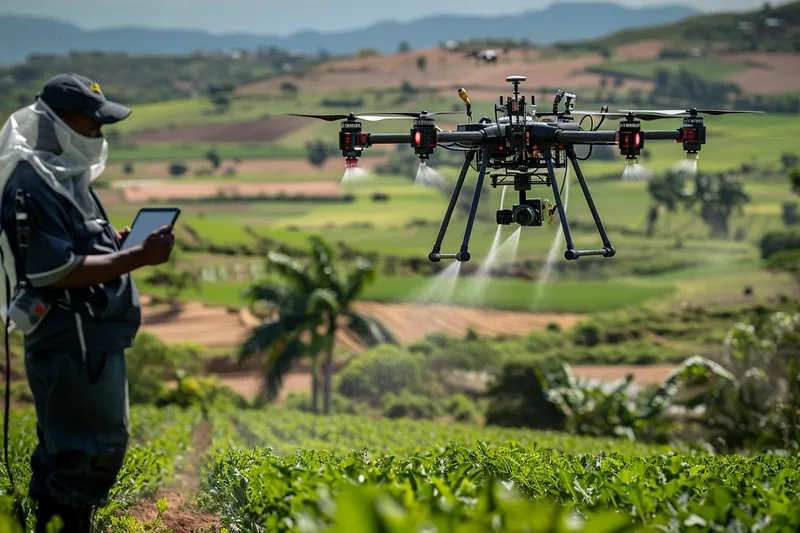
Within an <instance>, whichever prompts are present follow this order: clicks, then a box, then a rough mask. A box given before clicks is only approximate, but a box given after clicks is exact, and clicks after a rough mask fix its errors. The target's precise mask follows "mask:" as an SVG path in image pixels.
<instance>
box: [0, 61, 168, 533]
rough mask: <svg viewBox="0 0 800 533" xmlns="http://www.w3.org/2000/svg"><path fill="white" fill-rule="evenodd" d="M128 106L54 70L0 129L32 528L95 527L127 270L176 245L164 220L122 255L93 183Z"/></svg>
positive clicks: (108, 449) (121, 429)
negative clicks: (33, 421) (29, 420)
mask: <svg viewBox="0 0 800 533" xmlns="http://www.w3.org/2000/svg"><path fill="white" fill-rule="evenodd" d="M130 113H131V111H130V109H128V108H126V107H125V106H122V105H120V104H117V103H114V102H111V101H109V100H107V99H106V97H105V96H104V94H103V92H102V90H101V89H100V87H99V85H98V84H96V83H94V82H92V81H91V80H89V79H87V78H86V77H83V76H79V75H75V74H71V73H67V74H60V75H58V76H55V77H53V78H52V79H50V80H49V81H48V82H47V84H46V85H45V86H44V88H43V90H42V92H41V93H40V94H39V95H37V98H36V102H35V103H34V104H32V105H30V106H28V107H26V108H23V109H21V110H19V111H17V112H16V113H14V114H13V115H12V117H11V118H10V119H9V120H8V121H7V122H6V125H5V127H4V129H3V131H2V132H0V181H2V179H3V177H4V176H7V179H6V180H5V185H4V186H3V188H2V196H1V197H0V202H1V203H0V223H1V224H2V234H0V244H2V245H3V247H2V251H3V255H4V257H3V264H4V266H5V271H6V272H7V273H9V274H12V275H14V276H15V278H16V280H18V281H19V282H18V283H16V290H15V292H14V300H13V301H12V305H11V306H10V311H9V313H11V316H12V318H13V321H14V323H15V324H16V325H17V326H19V324H17V317H18V316H19V315H18V314H15V313H17V312H20V309H22V310H23V312H25V311H28V312H29V315H26V316H25V317H23V319H22V320H20V321H19V322H20V323H25V322H26V320H27V319H28V318H27V317H28V316H29V317H30V324H28V327H25V328H23V327H20V329H23V332H24V333H25V368H26V372H27V376H28V381H29V383H30V387H31V392H32V393H33V397H34V401H35V405H36V415H37V421H38V424H37V433H38V437H39V443H38V446H37V448H36V450H35V452H34V453H33V456H32V458H31V468H32V477H31V481H30V487H29V492H30V496H31V497H32V498H33V499H34V500H36V501H37V502H38V508H37V511H36V519H37V532H38V531H45V529H44V527H45V526H46V524H47V522H48V521H49V520H50V519H51V518H52V517H53V516H56V515H58V516H60V517H61V519H62V520H63V521H64V529H63V531H65V532H67V531H68V532H70V533H72V532H75V533H79V532H90V531H92V521H93V516H94V512H95V509H96V508H97V507H102V506H104V505H105V504H106V503H107V502H108V497H109V492H110V489H111V488H112V486H113V484H114V482H115V481H116V478H117V475H118V473H119V471H120V468H121V467H122V464H123V461H124V459H125V454H126V452H127V447H128V437H129V420H128V389H127V377H126V369H125V358H124V353H123V352H124V350H125V349H126V348H128V347H130V346H131V345H132V343H133V339H134V337H135V335H136V333H137V331H138V329H139V326H140V324H141V310H140V307H139V295H138V292H137V289H136V286H135V284H134V282H133V278H132V277H131V275H130V272H131V271H133V270H135V269H137V268H140V267H143V266H146V265H158V264H161V263H164V262H166V261H167V260H168V258H169V255H170V252H171V250H172V246H173V243H174V234H173V231H172V228H167V227H164V228H161V229H160V230H157V231H155V232H153V233H152V234H151V235H150V236H149V237H148V238H147V239H146V240H145V242H144V243H143V244H141V245H139V246H136V247H133V248H131V249H129V250H126V251H120V245H121V242H122V241H123V240H124V237H125V236H126V235H127V233H128V231H130V229H129V228H125V229H124V230H122V231H121V232H117V231H116V230H115V229H114V228H113V227H112V226H111V224H110V223H109V222H108V217H107V215H106V213H105V210H104V208H103V206H102V205H101V203H100V200H99V199H98V198H97V196H96V195H95V194H94V191H93V190H92V189H91V186H90V184H91V181H92V180H94V179H96V178H97V177H98V176H99V175H100V174H101V173H102V171H103V169H104V168H105V162H106V157H107V151H108V147H107V143H106V140H105V138H104V137H103V133H102V127H103V126H104V125H107V124H114V123H116V122H119V121H121V120H123V119H125V118H127V117H128V115H130ZM20 200H21V202H20ZM20 206H21V207H20ZM20 211H22V212H24V213H26V214H27V218H23V219H22V220H19V221H18V219H17V217H16V215H17V214H18V212H20ZM23 237H26V238H23ZM25 244H27V246H25ZM10 255H11V256H13V263H12V258H11V257H9V256H10ZM12 265H13V266H12ZM12 283H14V281H13V280H12ZM13 287H14V286H13V285H12V288H13ZM21 301H27V302H28V304H27V306H25V305H23V304H20V303H19V302H21ZM30 302H33V305H31V303H30ZM15 303H16V304H17V307H16V308H15ZM31 324H32V326H31Z"/></svg>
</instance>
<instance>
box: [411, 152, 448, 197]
mask: <svg viewBox="0 0 800 533" xmlns="http://www.w3.org/2000/svg"><path fill="white" fill-rule="evenodd" d="M444 184H445V179H444V177H442V175H441V174H439V172H437V170H436V169H435V168H431V167H430V166H428V158H420V162H419V168H417V176H416V178H415V179H414V186H415V187H434V188H437V189H441V188H442V187H443V186H444Z"/></svg>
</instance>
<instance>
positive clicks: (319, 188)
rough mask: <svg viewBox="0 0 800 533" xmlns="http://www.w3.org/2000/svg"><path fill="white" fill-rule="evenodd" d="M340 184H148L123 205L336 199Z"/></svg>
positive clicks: (128, 192)
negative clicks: (232, 199)
mask: <svg viewBox="0 0 800 533" xmlns="http://www.w3.org/2000/svg"><path fill="white" fill-rule="evenodd" d="M340 189H341V183H340V182H338V181H308V182H302V181H300V182H284V183H258V182H253V183H248V182H238V183H237V182H234V183H231V182H224V181H217V182H208V183H197V182H195V183H155V184H153V183H148V184H143V185H130V186H127V187H124V188H123V189H121V190H122V192H123V194H124V199H125V201H126V202H131V203H141V202H149V201H158V200H162V201H163V200H168V199H186V198H190V199H196V198H212V197H216V196H218V195H225V196H229V197H235V196H256V195H259V194H263V195H267V196H275V195H278V194H285V195H288V196H295V195H301V194H304V195H308V196H330V197H335V196H339V194H340V193H341V190H340Z"/></svg>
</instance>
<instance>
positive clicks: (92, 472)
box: [25, 349, 130, 509]
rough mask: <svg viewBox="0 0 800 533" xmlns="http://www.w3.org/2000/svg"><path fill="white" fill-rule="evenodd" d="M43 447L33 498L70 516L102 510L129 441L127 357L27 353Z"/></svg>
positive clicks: (36, 461) (35, 464)
mask: <svg viewBox="0 0 800 533" xmlns="http://www.w3.org/2000/svg"><path fill="white" fill-rule="evenodd" d="M25 367H26V371H27V374H28V382H29V384H30V388H31V392H32V393H33V398H34V402H35V405H36V416H37V428H36V429H37V433H38V437H39V442H38V445H37V447H36V449H35V451H34V453H33V455H32V457H31V470H32V475H31V481H30V487H29V492H30V496H31V497H32V498H33V499H35V500H37V501H39V502H40V504H41V502H43V501H44V502H50V505H55V506H56V507H60V508H64V507H66V508H67V509H69V508H77V509H80V508H84V509H86V508H91V507H102V506H104V505H106V504H107V503H108V498H109V493H110V490H111V488H112V487H113V485H114V483H115V482H116V479H117V476H118V474H119V472H120V470H121V468H122V465H123V462H124V460H125V455H126V453H127V449H128V439H129V436H130V423H129V407H128V380H127V372H126V366H125V355H124V353H123V352H89V353H87V354H86V355H85V357H84V355H83V354H82V353H81V351H80V350H67V349H65V350H64V351H39V352H26V354H25Z"/></svg>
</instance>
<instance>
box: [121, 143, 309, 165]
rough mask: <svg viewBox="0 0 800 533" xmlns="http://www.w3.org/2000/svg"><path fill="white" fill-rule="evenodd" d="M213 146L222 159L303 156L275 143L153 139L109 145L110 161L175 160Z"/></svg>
mask: <svg viewBox="0 0 800 533" xmlns="http://www.w3.org/2000/svg"><path fill="white" fill-rule="evenodd" d="M211 150H214V151H216V152H217V154H219V156H220V157H221V158H222V159H223V160H235V159H274V158H295V157H305V156H306V152H305V150H304V149H301V148H299V147H298V148H287V147H285V146H281V145H279V144H276V143H157V144H155V143H154V144H146V145H134V146H128V145H120V146H112V147H111V148H110V149H109V151H108V159H109V161H110V162H111V163H120V164H124V163H129V162H130V163H146V162H170V163H171V162H173V161H175V162H178V161H187V160H188V161H197V160H204V159H205V157H206V154H207V153H208V152H209V151H211Z"/></svg>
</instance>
